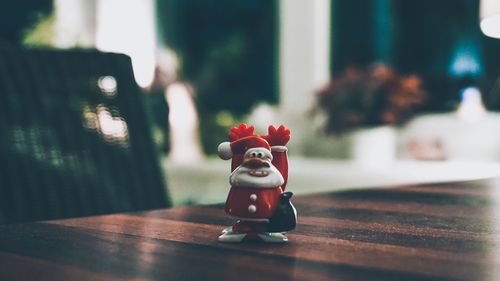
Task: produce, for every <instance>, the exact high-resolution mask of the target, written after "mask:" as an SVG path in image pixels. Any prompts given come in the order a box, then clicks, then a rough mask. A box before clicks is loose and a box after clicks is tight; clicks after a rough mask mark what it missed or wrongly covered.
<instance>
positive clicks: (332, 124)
mask: <svg viewBox="0 0 500 281" xmlns="http://www.w3.org/2000/svg"><path fill="white" fill-rule="evenodd" d="M426 97H427V94H426V92H425V90H424V89H423V86H422V80H421V79H420V78H419V77H418V76H417V75H401V74H399V73H397V72H396V71H395V70H394V69H392V68H391V67H389V66H387V65H384V64H376V65H373V66H370V67H368V68H366V69H360V68H356V67H348V68H346V69H345V70H344V71H343V72H342V73H341V74H340V75H339V76H337V77H334V78H333V79H332V80H331V81H330V82H329V83H328V84H327V85H326V86H325V87H323V88H322V89H320V90H319V91H318V92H317V95H316V104H315V107H314V110H313V112H314V113H315V114H323V115H324V117H325V122H324V124H323V129H324V131H325V133H327V134H333V135H344V134H345V133H347V135H348V136H349V138H350V139H351V144H352V151H351V156H352V157H353V158H354V159H356V160H360V161H361V162H366V163H371V164H376V163H378V162H381V161H382V162H383V161H389V160H392V158H394V157H395V150H396V135H395V129H394V127H395V126H398V125H402V124H404V122H405V121H407V120H409V119H410V118H411V117H412V116H413V115H414V114H415V112H416V110H417V109H418V108H419V107H420V106H421V105H423V104H424V102H425V101H426Z"/></svg>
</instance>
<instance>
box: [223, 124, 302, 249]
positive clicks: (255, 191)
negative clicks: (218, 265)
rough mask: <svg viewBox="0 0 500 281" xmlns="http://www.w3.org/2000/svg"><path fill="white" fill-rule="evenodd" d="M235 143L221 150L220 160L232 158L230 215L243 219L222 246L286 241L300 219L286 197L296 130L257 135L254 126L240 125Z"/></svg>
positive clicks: (233, 133)
mask: <svg viewBox="0 0 500 281" xmlns="http://www.w3.org/2000/svg"><path fill="white" fill-rule="evenodd" d="M229 138H230V140H231V142H223V143H221V144H220V145H219V147H218V154H219V156H220V157H221V158H222V159H224V160H228V159H231V160H232V162H231V175H230V177H229V182H230V184H231V189H230V191H229V194H228V197H227V201H226V213H228V214H229V215H231V216H233V217H235V218H236V219H237V221H236V223H235V224H234V225H233V226H231V227H228V228H226V229H224V230H223V231H222V235H220V236H219V241H220V242H241V241H243V240H261V241H264V242H275V243H279V242H286V241H288V238H287V237H286V235H285V233H284V231H288V230H291V229H293V228H295V223H296V218H297V214H296V211H295V208H294V207H293V205H292V204H291V202H290V198H291V196H292V193H291V192H284V191H285V188H286V184H287V179H288V156H287V148H286V146H285V145H286V144H287V143H288V141H289V140H290V130H288V129H287V128H285V126H283V125H281V126H280V127H279V128H275V127H274V126H269V129H268V134H267V135H263V136H260V135H256V134H254V127H253V126H250V127H247V126H246V124H240V126H239V127H234V128H232V129H231V132H230V133H229Z"/></svg>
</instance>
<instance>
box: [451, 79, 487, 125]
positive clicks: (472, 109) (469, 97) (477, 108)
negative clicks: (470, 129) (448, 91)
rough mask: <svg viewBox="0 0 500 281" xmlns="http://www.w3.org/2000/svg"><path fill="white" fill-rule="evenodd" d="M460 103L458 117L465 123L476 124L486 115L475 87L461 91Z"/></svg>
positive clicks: (479, 94)
mask: <svg viewBox="0 0 500 281" xmlns="http://www.w3.org/2000/svg"><path fill="white" fill-rule="evenodd" d="M461 96H462V102H461V103H460V106H459V107H458V110H457V114H458V117H459V118H460V119H461V120H463V121H466V122H477V121H479V120H481V119H482V118H483V117H484V115H485V114H486V109H485V108H484V105H483V101H482V99H481V92H480V91H479V89H478V88H476V87H468V88H465V89H463V90H462V93H461Z"/></svg>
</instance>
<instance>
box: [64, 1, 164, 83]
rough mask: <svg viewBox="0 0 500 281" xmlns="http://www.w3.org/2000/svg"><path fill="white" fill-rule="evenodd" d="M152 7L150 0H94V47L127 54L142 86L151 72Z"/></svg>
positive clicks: (148, 80)
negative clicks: (95, 22)
mask: <svg viewBox="0 0 500 281" xmlns="http://www.w3.org/2000/svg"><path fill="white" fill-rule="evenodd" d="M63 1H66V0H63ZM154 9H155V5H154V1H153V0H97V28H96V47H97V48H98V49H99V50H101V51H106V52H117V53H124V54H126V55H128V56H130V57H131V59H132V66H133V68H134V75H135V80H136V81H137V83H138V84H139V85H140V86H141V87H147V86H149V85H150V84H151V82H152V81H153V76H154V68H155V48H156V30H155V18H154Z"/></svg>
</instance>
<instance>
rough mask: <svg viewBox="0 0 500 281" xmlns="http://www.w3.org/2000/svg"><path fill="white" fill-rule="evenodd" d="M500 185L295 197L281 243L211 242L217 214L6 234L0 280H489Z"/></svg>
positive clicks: (33, 226)
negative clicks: (293, 220)
mask: <svg viewBox="0 0 500 281" xmlns="http://www.w3.org/2000/svg"><path fill="white" fill-rule="evenodd" d="M499 182H500V181H499V180H482V181H472V182H457V183H446V184H430V185H414V186H396V187H386V188H384V187H381V188H375V189H373V188H371V189H366V190H353V191H344V192H337V193H335V192H333V193H322V194H313V195H308V196H297V197H295V198H294V204H295V205H296V207H297V210H298V212H299V221H298V227H297V229H296V230H295V231H292V232H290V233H289V239H290V242H289V243H288V244H285V245H269V244H261V243H243V244H222V243H219V242H217V239H216V238H217V236H218V234H219V232H220V230H221V229H222V228H223V227H224V226H227V225H230V224H231V222H232V220H231V218H229V217H227V216H226V215H225V214H224V211H223V206H222V205H211V206H193V207H183V208H173V209H166V210H153V211H147V212H137V213H123V214H115V215H107V216H96V217H84V218H78V219H66V220H58V221H46V222H38V223H30V224H17V225H4V226H0V280H70V279H71V280H235V279H236V280H497V279H498V278H499V277H498V274H499V273H500V270H499V269H498V268H500V259H499V257H500V247H499V241H500V232H499V230H500V192H499V189H500V184H499ZM291 188H293V187H291ZM17 276H19V277H20V278H16V277H17Z"/></svg>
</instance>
